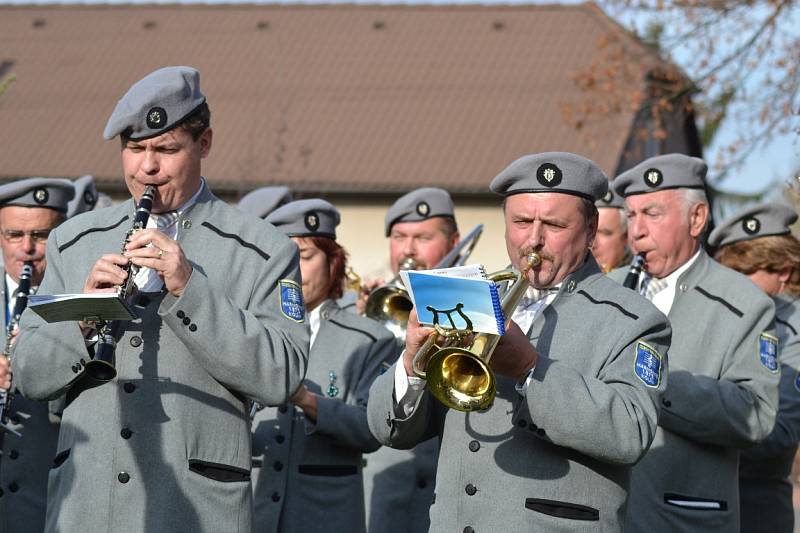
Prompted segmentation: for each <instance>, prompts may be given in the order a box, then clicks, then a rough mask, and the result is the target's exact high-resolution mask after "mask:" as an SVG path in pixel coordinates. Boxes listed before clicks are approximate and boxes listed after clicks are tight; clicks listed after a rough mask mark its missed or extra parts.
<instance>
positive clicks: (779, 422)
mask: <svg viewBox="0 0 800 533" xmlns="http://www.w3.org/2000/svg"><path fill="white" fill-rule="evenodd" d="M774 301H775V324H776V329H777V331H778V339H779V341H780V352H779V353H780V361H781V380H780V392H779V394H780V399H779V404H778V416H777V417H776V418H775V428H774V429H773V430H772V433H770V434H769V436H768V437H767V438H766V439H764V440H763V441H762V442H761V444H758V445H757V446H754V447H752V448H748V449H746V450H744V451H742V456H741V458H740V461H739V497H740V499H741V501H740V505H741V512H740V515H741V519H742V531H743V532H751V531H753V532H761V531H763V532H764V533H792V532H793V531H794V505H793V504H792V483H791V482H790V481H789V475H790V474H791V472H792V462H793V461H794V456H795V453H796V452H797V443H798V441H800V380H799V379H798V377H800V375H799V374H798V371H800V334H799V333H800V301H798V300H797V299H796V298H793V297H791V296H784V295H781V296H777V297H775V298H774Z"/></svg>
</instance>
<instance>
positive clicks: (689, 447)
mask: <svg viewBox="0 0 800 533" xmlns="http://www.w3.org/2000/svg"><path fill="white" fill-rule="evenodd" d="M612 274H613V277H614V278H615V279H618V280H621V279H623V278H624V276H625V271H624V270H617V271H614V272H613V273H612ZM774 317H775V313H774V306H773V304H772V300H771V299H770V298H769V297H767V296H766V295H765V294H764V293H763V292H762V291H761V290H760V289H759V288H758V287H756V286H755V285H754V284H753V283H752V282H751V281H750V280H749V279H747V278H746V277H745V276H743V275H741V274H739V273H737V272H734V271H733V270H731V269H729V268H726V267H724V266H722V265H720V264H719V263H717V262H716V261H714V260H713V259H711V258H710V257H709V256H708V255H707V254H706V252H705V251H702V250H701V251H700V254H699V256H698V258H697V260H696V261H695V262H694V263H693V264H692V265H691V266H690V267H689V268H688V269H687V270H686V272H684V273H683V274H682V275H681V276H680V277H679V278H678V281H677V284H676V290H675V298H674V300H673V304H672V308H671V310H670V312H669V320H670V323H671V324H672V332H673V333H672V346H671V347H670V350H669V364H670V375H669V387H668V388H667V391H666V393H665V394H664V397H663V399H662V409H661V418H660V420H659V427H658V432H657V433H656V438H655V440H654V441H653V444H652V446H651V447H650V451H649V452H648V453H647V455H646V456H645V457H644V459H643V460H642V461H641V462H640V463H639V464H638V465H636V467H635V468H634V469H633V474H632V478H631V496H630V500H629V504H628V513H627V517H626V525H625V531H626V532H640V531H641V532H645V531H646V532H650V531H671V532H676V533H677V532H688V531H697V532H701V531H702V532H710V531H719V532H723V531H724V532H726V533H727V532H731V531H738V528H739V503H738V502H739V497H738V492H739V491H738V488H737V487H738V484H737V478H738V462H739V449H741V448H745V447H747V446H751V445H752V444H754V443H756V442H758V441H760V440H761V439H763V438H764V437H766V436H767V434H768V433H769V432H770V431H771V430H772V426H773V423H774V421H775V411H776V410H777V404H778V401H777V399H778V389H777V385H778V373H777V368H776V369H775V370H774V371H772V370H770V369H768V368H767V366H765V364H762V361H761V356H760V351H761V349H760V345H762V344H764V345H767V344H769V342H768V341H766V340H765V341H761V340H760V336H761V335H762V333H765V334H766V335H774V333H775V331H774V327H775V320H774ZM773 339H774V337H773ZM773 346H774V344H773ZM765 355H767V354H765ZM765 362H767V363H768V364H769V361H768V357H767V358H766V359H765ZM715 507H716V509H715Z"/></svg>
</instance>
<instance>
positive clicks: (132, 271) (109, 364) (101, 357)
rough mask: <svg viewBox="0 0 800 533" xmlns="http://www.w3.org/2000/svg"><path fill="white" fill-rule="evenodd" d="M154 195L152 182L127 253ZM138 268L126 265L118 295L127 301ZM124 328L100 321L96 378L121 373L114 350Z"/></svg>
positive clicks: (91, 366)
mask: <svg viewBox="0 0 800 533" xmlns="http://www.w3.org/2000/svg"><path fill="white" fill-rule="evenodd" d="M154 194H155V188H154V187H152V186H150V185H148V186H147V187H145V189H144V192H143V193H142V197H141V199H140V200H139V205H137V206H136V214H135V215H134V217H133V227H132V228H131V229H129V230H128V232H127V233H126V234H125V240H124V241H123V242H122V252H125V246H126V245H127V244H128V242H129V241H130V240H131V237H132V236H133V234H134V233H136V232H137V231H139V230H141V229H144V228H145V227H146V226H147V220H148V219H149V218H150V211H151V210H152V209H153V195H154ZM138 270H139V269H138V268H137V267H135V266H134V265H133V263H131V262H128V264H127V265H126V266H125V272H126V274H127V276H126V277H125V281H124V282H122V285H120V286H119V287H117V296H119V297H120V298H122V299H123V300H126V301H127V300H128V299H129V298H130V297H131V294H132V293H133V288H134V287H135V284H134V282H133V280H134V278H135V277H136V272H138ZM123 330H124V324H123V321H122V320H112V321H110V322H109V321H102V322H100V323H99V324H98V329H97V333H98V337H99V339H98V341H97V344H96V345H95V349H94V357H93V358H91V359H89V361H88V362H87V363H86V373H87V374H88V375H89V376H91V377H92V378H94V379H95V380H97V381H110V380H112V379H114V378H115V377H116V376H117V369H116V368H115V366H114V363H115V356H114V351H115V349H116V347H117V339H118V338H119V336H120V335H122V332H123Z"/></svg>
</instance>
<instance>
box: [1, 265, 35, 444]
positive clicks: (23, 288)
mask: <svg viewBox="0 0 800 533" xmlns="http://www.w3.org/2000/svg"><path fill="white" fill-rule="evenodd" d="M32 276H33V264H32V263H30V262H27V263H25V264H24V265H22V271H21V272H20V274H19V287H18V288H17V300H16V302H14V311H13V312H12V313H11V317H10V319H9V321H8V324H6V346H5V349H4V350H3V356H4V357H6V358H8V359H11V345H12V343H13V340H14V329H15V328H16V327H17V324H19V319H20V317H21V316H22V312H23V311H25V308H26V307H28V295H29V294H30V292H31V277H32ZM11 390H12V387H9V388H8V390H7V391H5V390H0V429H2V430H5V431H7V432H9V433H13V434H14V435H16V436H17V437H21V436H22V435H20V433H19V431H17V430H15V429H13V428H12V427H11V426H9V425H8V410H9V407H10V406H11V399H12V398H13V394H12V392H11Z"/></svg>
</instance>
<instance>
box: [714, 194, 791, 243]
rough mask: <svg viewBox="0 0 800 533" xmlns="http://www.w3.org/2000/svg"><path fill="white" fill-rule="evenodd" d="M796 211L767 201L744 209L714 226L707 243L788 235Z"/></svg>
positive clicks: (733, 241)
mask: <svg viewBox="0 0 800 533" xmlns="http://www.w3.org/2000/svg"><path fill="white" fill-rule="evenodd" d="M795 222H797V212H795V210H794V209H792V208H791V207H789V206H788V205H785V204H778V203H768V204H760V205H756V206H753V207H751V208H749V209H745V210H744V211H742V212H741V213H738V214H736V215H734V216H732V217H731V218H729V219H727V220H725V221H724V222H722V223H721V224H720V225H719V226H717V227H716V228H714V231H712V232H711V235H709V236H708V244H709V245H710V246H713V247H714V248H719V247H721V246H726V245H728V244H733V243H735V242H740V241H749V240H752V239H758V238H760V237H769V236H771V235H789V234H790V233H791V232H792V231H791V229H789V226H791V225H792V224H794V223H795Z"/></svg>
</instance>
